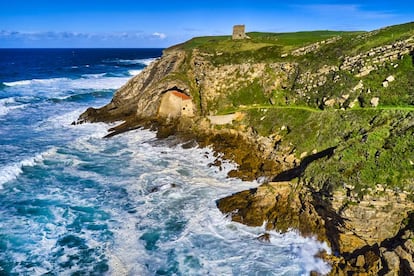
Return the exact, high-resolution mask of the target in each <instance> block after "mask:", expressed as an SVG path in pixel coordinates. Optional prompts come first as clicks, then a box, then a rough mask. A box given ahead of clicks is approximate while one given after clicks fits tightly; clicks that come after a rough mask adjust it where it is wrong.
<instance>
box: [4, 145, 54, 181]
mask: <svg viewBox="0 0 414 276" xmlns="http://www.w3.org/2000/svg"><path fill="white" fill-rule="evenodd" d="M44 154H47V152H45V153H41V154H37V155H36V156H33V157H29V158H26V159H23V160H22V161H20V162H16V163H13V164H10V165H7V166H4V167H0V189H2V188H3V184H5V183H7V182H9V181H12V180H14V179H16V178H17V177H18V176H19V175H20V174H21V173H23V168H24V167H33V166H35V165H36V164H38V163H40V162H42V161H43V155H44Z"/></svg>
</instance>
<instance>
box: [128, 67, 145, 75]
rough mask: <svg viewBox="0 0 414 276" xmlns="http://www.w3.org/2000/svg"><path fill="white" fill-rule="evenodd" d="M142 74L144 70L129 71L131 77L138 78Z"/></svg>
mask: <svg viewBox="0 0 414 276" xmlns="http://www.w3.org/2000/svg"><path fill="white" fill-rule="evenodd" d="M141 72H142V69H140V70H129V71H128V73H129V74H130V75H131V76H136V75H138V74H139V73H141Z"/></svg>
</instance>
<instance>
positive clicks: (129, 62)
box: [115, 58, 156, 66]
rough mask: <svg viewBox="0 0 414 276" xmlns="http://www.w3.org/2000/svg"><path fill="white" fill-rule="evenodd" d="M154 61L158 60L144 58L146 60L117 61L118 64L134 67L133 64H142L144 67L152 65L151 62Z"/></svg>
mask: <svg viewBox="0 0 414 276" xmlns="http://www.w3.org/2000/svg"><path fill="white" fill-rule="evenodd" d="M154 60H156V58H144V59H117V60H115V62H116V63H121V64H128V65H133V64H142V65H146V66H148V65H150V64H151V62H153V61H154Z"/></svg>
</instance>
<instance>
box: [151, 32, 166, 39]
mask: <svg viewBox="0 0 414 276" xmlns="http://www.w3.org/2000/svg"><path fill="white" fill-rule="evenodd" d="M152 36H155V37H157V38H159V39H164V38H166V37H167V35H166V34H164V33H159V32H155V33H153V34H152Z"/></svg>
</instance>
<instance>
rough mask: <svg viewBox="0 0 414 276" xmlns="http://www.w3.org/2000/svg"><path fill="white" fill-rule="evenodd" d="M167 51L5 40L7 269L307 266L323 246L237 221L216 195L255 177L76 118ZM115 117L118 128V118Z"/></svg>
mask: <svg viewBox="0 0 414 276" xmlns="http://www.w3.org/2000/svg"><path fill="white" fill-rule="evenodd" d="M161 54H162V49H0V275H309V273H310V271H313V270H315V271H319V272H320V273H327V272H329V266H328V265H327V264H326V263H324V262H323V261H322V260H320V259H319V258H316V257H315V254H317V253H318V252H319V251H320V250H323V249H325V250H328V251H329V248H327V246H326V245H325V244H322V243H320V242H318V241H316V240H315V239H314V238H311V237H308V238H304V237H301V236H300V235H299V234H298V233H296V232H295V231H290V232H288V233H284V234H281V233H278V232H276V231H274V232H269V234H270V242H263V241H260V240H258V239H257V237H258V236H260V235H262V234H263V233H265V229H264V227H263V226H262V227H248V226H245V225H242V224H239V223H236V222H232V221H231V220H230V219H229V218H227V217H226V216H225V215H224V214H222V213H221V212H220V211H219V210H218V209H217V208H216V200H217V199H219V198H222V197H224V196H227V195H230V194H232V193H235V192H238V191H242V190H245V189H250V188H254V187H257V186H258V185H259V184H260V183H257V182H243V181H241V180H239V179H232V178H228V177H227V172H228V171H229V170H231V169H233V168H235V164H233V163H231V162H225V161H224V162H223V169H222V170H220V169H219V168H217V167H214V166H210V164H211V163H213V162H214V160H215V158H216V157H214V155H213V152H212V150H211V149H209V148H198V147H195V148H190V149H184V148H183V147H181V146H180V145H171V143H167V142H165V141H163V140H157V138H156V135H155V133H154V132H151V131H149V130H142V129H139V130H134V131H130V132H127V133H123V134H120V135H118V136H115V137H112V138H110V139H106V138H103V136H105V135H106V133H107V130H108V129H109V128H110V127H111V125H108V124H104V123H97V124H82V125H71V123H72V122H73V121H75V120H76V119H77V117H78V116H79V115H80V114H81V113H82V112H83V111H84V110H85V109H86V108H87V107H89V106H93V107H99V106H102V105H104V104H106V103H108V102H109V101H110V100H111V98H112V96H113V94H114V92H115V90H116V89H117V88H119V87H121V86H122V85H123V84H125V83H126V82H127V81H128V80H129V79H130V78H131V77H133V76H134V75H136V74H138V73H139V72H140V71H141V70H142V69H143V68H145V66H147V65H148V64H149V63H150V62H151V61H153V60H154V59H155V58H157V57H159V56H161ZM112 126H113V125H112Z"/></svg>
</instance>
